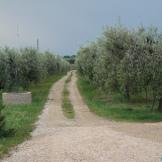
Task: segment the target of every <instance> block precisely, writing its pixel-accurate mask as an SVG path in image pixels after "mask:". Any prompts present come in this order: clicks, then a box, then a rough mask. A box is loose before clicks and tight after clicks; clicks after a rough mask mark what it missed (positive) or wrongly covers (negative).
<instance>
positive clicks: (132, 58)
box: [77, 26, 162, 112]
mask: <svg viewBox="0 0 162 162" xmlns="http://www.w3.org/2000/svg"><path fill="white" fill-rule="evenodd" d="M77 67H78V71H79V73H80V75H82V76H83V77H84V78H85V79H86V80H87V81H89V82H90V83H91V84H93V85H94V86H96V87H98V88H101V89H103V90H104V91H105V92H120V93H121V94H123V96H125V98H126V99H127V100H128V101H129V100H130V99H131V96H133V95H138V94H145V99H146V102H147V100H148V98H149V99H151V101H152V108H153V107H154V104H155V102H156V101H158V110H159V111H161V112H162V33H161V32H159V30H158V29H157V28H154V27H150V28H144V27H139V28H137V29H133V30H130V29H127V28H125V27H123V26H115V27H107V28H106V29H105V30H104V32H103V35H102V36H101V37H100V38H99V39H98V40H97V41H96V42H93V43H91V44H89V45H87V46H86V47H82V48H80V50H79V51H78V55H77Z"/></svg>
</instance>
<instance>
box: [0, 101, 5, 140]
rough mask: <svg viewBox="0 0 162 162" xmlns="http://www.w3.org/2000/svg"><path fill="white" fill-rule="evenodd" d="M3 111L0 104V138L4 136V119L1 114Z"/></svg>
mask: <svg viewBox="0 0 162 162" xmlns="http://www.w3.org/2000/svg"><path fill="white" fill-rule="evenodd" d="M3 109H4V106H3V105H2V103H1V102H0V137H2V136H3V135H4V132H5V117H4V114H3V112H2V110H3Z"/></svg>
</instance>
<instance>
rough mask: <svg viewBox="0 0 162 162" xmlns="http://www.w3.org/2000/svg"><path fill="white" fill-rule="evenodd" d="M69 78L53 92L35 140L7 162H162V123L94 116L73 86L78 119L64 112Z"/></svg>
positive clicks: (39, 123) (74, 78)
mask: <svg viewBox="0 0 162 162" xmlns="http://www.w3.org/2000/svg"><path fill="white" fill-rule="evenodd" d="M65 79H66V77H64V78H63V79H61V80H60V81H58V82H57V83H56V84H55V85H54V86H53V87H52V89H51V91H50V94H49V98H48V101H47V103H46V105H45V109H44V111H43V113H42V115H41V116H40V119H39V121H38V123H37V127H36V129H35V131H34V132H33V133H32V138H31V139H30V140H29V141H26V142H24V143H23V144H21V145H19V146H18V147H17V149H15V150H14V151H13V152H11V156H10V157H8V158H6V159H5V160H3V162H160V157H161V156H162V124H161V123H156V124H139V123H138V124H134V123H120V122H112V121H108V120H104V119H102V118H100V117H97V116H96V115H94V114H93V113H91V112H90V111H89V109H88V107H87V106H86V105H85V103H84V102H83V100H82V97H81V96H80V94H79V92H78V89H77V87H76V75H75V74H74V75H73V77H72V81H71V82H70V84H69V91H70V99H71V101H72V104H73V106H74V110H75V114H76V116H75V119H73V120H71V119H67V118H65V117H64V116H63V113H62V109H61V98H62V94H61V93H62V90H63V86H64V81H65Z"/></svg>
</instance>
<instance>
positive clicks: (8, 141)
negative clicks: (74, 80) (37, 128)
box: [0, 74, 63, 158]
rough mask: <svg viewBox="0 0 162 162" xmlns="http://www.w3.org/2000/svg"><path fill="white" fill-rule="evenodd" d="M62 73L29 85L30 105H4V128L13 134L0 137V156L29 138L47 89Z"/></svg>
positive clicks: (44, 100) (47, 91) (43, 102)
mask: <svg viewBox="0 0 162 162" xmlns="http://www.w3.org/2000/svg"><path fill="white" fill-rule="evenodd" d="M62 76H63V74H57V75H55V76H51V77H49V78H47V79H45V80H43V81H42V82H41V83H39V84H37V85H31V86H30V91H31V92H32V96H33V98H32V100H33V101H32V104H31V105H17V106H6V107H5V109H4V111H3V113H4V114H5V116H6V128H8V129H14V130H15V134H13V135H10V136H8V137H4V138H0V157H1V158H2V157H3V155H4V154H6V153H8V151H9V150H10V149H11V148H12V147H14V146H16V145H18V144H20V143H22V142H23V141H24V140H26V139H28V138H30V132H31V131H32V130H33V129H34V123H35V122H36V120H37V119H38V116H39V114H40V113H41V111H42V109H43V107H44V104H45V102H46V100H47V96H48V93H49V89H50V87H51V86H52V84H53V83H54V82H56V81H57V80H59V79H60V78H61V77H62Z"/></svg>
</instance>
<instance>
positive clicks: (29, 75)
mask: <svg viewBox="0 0 162 162" xmlns="http://www.w3.org/2000/svg"><path fill="white" fill-rule="evenodd" d="M69 69H70V64H69V63H68V62H66V61H65V60H64V59H63V58H61V57H58V56H55V55H53V54H51V53H49V52H45V53H39V52H38V51H37V50H35V49H33V48H25V49H20V50H16V49H9V48H4V49H3V48H2V49H0V89H4V90H5V91H19V90H21V89H23V90H28V89H29V85H30V84H31V83H34V84H37V83H38V82H40V81H41V80H42V79H44V78H46V77H47V76H51V75H53V74H56V73H58V72H67V71H68V70H69Z"/></svg>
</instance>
